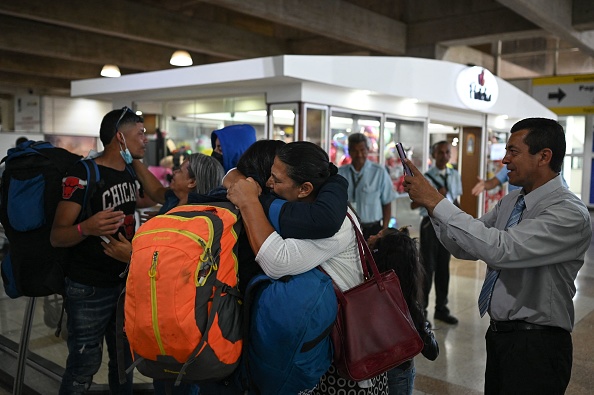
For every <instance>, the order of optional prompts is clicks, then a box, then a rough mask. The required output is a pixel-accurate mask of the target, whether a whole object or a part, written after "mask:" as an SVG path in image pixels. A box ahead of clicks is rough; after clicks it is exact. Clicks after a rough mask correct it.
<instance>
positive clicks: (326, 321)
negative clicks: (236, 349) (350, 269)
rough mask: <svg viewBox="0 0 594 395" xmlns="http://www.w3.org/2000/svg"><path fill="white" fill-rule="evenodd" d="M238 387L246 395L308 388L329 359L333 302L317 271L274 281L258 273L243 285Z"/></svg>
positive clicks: (322, 275)
mask: <svg viewBox="0 0 594 395" xmlns="http://www.w3.org/2000/svg"><path fill="white" fill-rule="evenodd" d="M244 305H245V309H246V310H245V311H246V317H247V318H246V320H247V325H246V328H247V331H248V333H247V337H245V339H247V340H246V343H244V351H243V362H242V363H243V369H242V372H243V374H244V376H247V377H244V378H243V379H242V381H243V384H244V386H247V387H248V389H249V392H250V393H251V394H261V395H268V394H271V395H272V394H298V393H299V392H300V391H303V390H308V389H312V388H313V387H315V386H316V384H317V383H318V382H319V381H320V378H321V377H322V375H323V374H324V373H326V371H327V370H328V368H329V367H330V364H331V363H332V356H333V350H332V342H331V340H330V336H329V334H330V332H331V330H332V327H333V325H334V321H335V320H336V313H337V309H338V304H337V301H336V295H335V293H334V288H333V287H332V280H331V279H330V277H328V275H326V274H325V273H322V272H321V271H320V270H318V269H312V270H310V271H308V272H306V273H303V274H299V275H296V276H285V277H282V278H280V279H278V280H273V279H271V278H270V277H268V276H266V275H264V274H260V275H257V276H256V277H254V278H253V279H252V280H251V281H250V283H249V284H248V286H247V289H246V293H245V298H244Z"/></svg>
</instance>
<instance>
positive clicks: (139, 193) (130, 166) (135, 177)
mask: <svg viewBox="0 0 594 395" xmlns="http://www.w3.org/2000/svg"><path fill="white" fill-rule="evenodd" d="M126 170H128V173H130V175H131V176H132V178H134V180H135V181H138V184H139V185H140V188H139V189H138V196H140V197H141V198H143V197H144V188H143V187H142V183H141V182H140V180H139V179H138V177H137V176H136V172H135V171H134V168H133V167H132V165H129V164H127V163H126Z"/></svg>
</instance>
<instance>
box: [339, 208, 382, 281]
mask: <svg viewBox="0 0 594 395" xmlns="http://www.w3.org/2000/svg"><path fill="white" fill-rule="evenodd" d="M347 217H349V220H350V221H351V223H352V224H353V228H354V229H355V235H356V236H357V247H358V248H359V257H360V258H361V268H362V269H363V275H364V276H365V280H367V279H369V278H370V277H369V269H368V268H370V269H371V272H372V274H373V278H374V279H375V281H376V282H377V283H378V286H379V288H380V290H384V283H383V280H382V276H381V275H380V272H379V269H378V268H377V265H376V263H375V259H373V254H372V253H371V249H370V248H369V245H368V244H367V241H365V238H364V237H363V234H362V233H361V231H360V230H359V227H358V226H357V224H356V223H355V220H353V217H351V215H350V214H349V213H347Z"/></svg>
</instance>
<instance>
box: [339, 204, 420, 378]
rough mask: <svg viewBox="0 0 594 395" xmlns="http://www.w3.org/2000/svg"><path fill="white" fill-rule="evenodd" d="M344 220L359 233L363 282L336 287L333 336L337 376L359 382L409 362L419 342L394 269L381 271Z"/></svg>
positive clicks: (366, 246) (417, 352)
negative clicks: (343, 288)
mask: <svg viewBox="0 0 594 395" xmlns="http://www.w3.org/2000/svg"><path fill="white" fill-rule="evenodd" d="M347 215H348V216H349V219H350V220H351V222H352V223H353V228H354V229H355V233H356V234H357V245H358V247H359V255H360V256H361V266H362V268H363V273H364V276H365V281H364V282H363V283H362V284H360V285H358V286H356V287H354V288H351V289H349V290H347V291H345V292H342V291H340V289H339V288H338V287H337V286H336V284H334V291H335V292H336V297H337V299H338V314H337V317H336V322H335V324H334V328H333V330H332V333H331V337H332V342H333V344H334V365H335V366H336V368H337V370H338V373H339V374H340V375H341V376H342V377H344V378H346V379H349V380H354V381H361V380H367V379H370V378H372V377H376V376H378V375H379V374H381V373H383V372H386V371H388V370H390V369H391V368H393V367H396V366H398V365H400V364H401V363H403V362H405V361H407V360H409V359H411V358H413V357H414V356H415V355H417V354H419V353H420V352H421V350H422V349H423V341H422V340H421V338H420V336H419V334H418V332H417V330H416V329H415V326H414V324H413V321H412V318H411V316H410V312H409V310H408V306H407V305H406V301H405V300H404V296H403V295H402V289H401V288H400V280H399V279H398V276H397V275H396V273H394V270H389V271H386V272H384V273H380V272H379V270H378V268H377V265H376V264H375V260H374V259H373V256H372V254H371V251H370V249H369V246H368V245H367V242H366V241H365V239H364V238H363V235H362V234H361V231H360V230H359V228H358V227H357V226H356V225H355V223H354V221H353V218H352V217H351V216H350V215H349V214H347ZM369 269H371V273H370V272H369ZM370 274H371V275H370Z"/></svg>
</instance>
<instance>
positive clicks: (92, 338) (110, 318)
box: [60, 278, 132, 395]
mask: <svg viewBox="0 0 594 395" xmlns="http://www.w3.org/2000/svg"><path fill="white" fill-rule="evenodd" d="M122 288H123V284H122V285H121V286H117V287H114V288H99V287H93V286H90V285H84V284H80V283H77V282H75V281H72V280H70V279H69V278H66V299H65V308H66V313H67V314H68V322H67V327H68V341H67V343H68V360H67V361H66V371H65V372H64V376H63V377H62V385H61V386H60V394H61V395H62V394H83V393H84V392H85V391H87V390H88V389H89V387H90V386H91V383H92V381H93V375H94V374H95V373H97V372H98V371H99V368H100V367H101V361H102V354H103V339H105V342H106V344H107V352H108V355H109V363H108V369H109V371H108V381H109V388H110V393H111V394H132V373H130V374H128V375H127V377H126V378H127V380H126V383H125V384H120V383H119V377H118V366H117V352H116V306H117V301H118V297H119V296H120V292H121V290H122ZM124 352H125V364H126V365H125V366H126V367H127V366H130V365H131V363H132V356H131V355H130V346H129V345H128V342H127V341H124Z"/></svg>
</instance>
